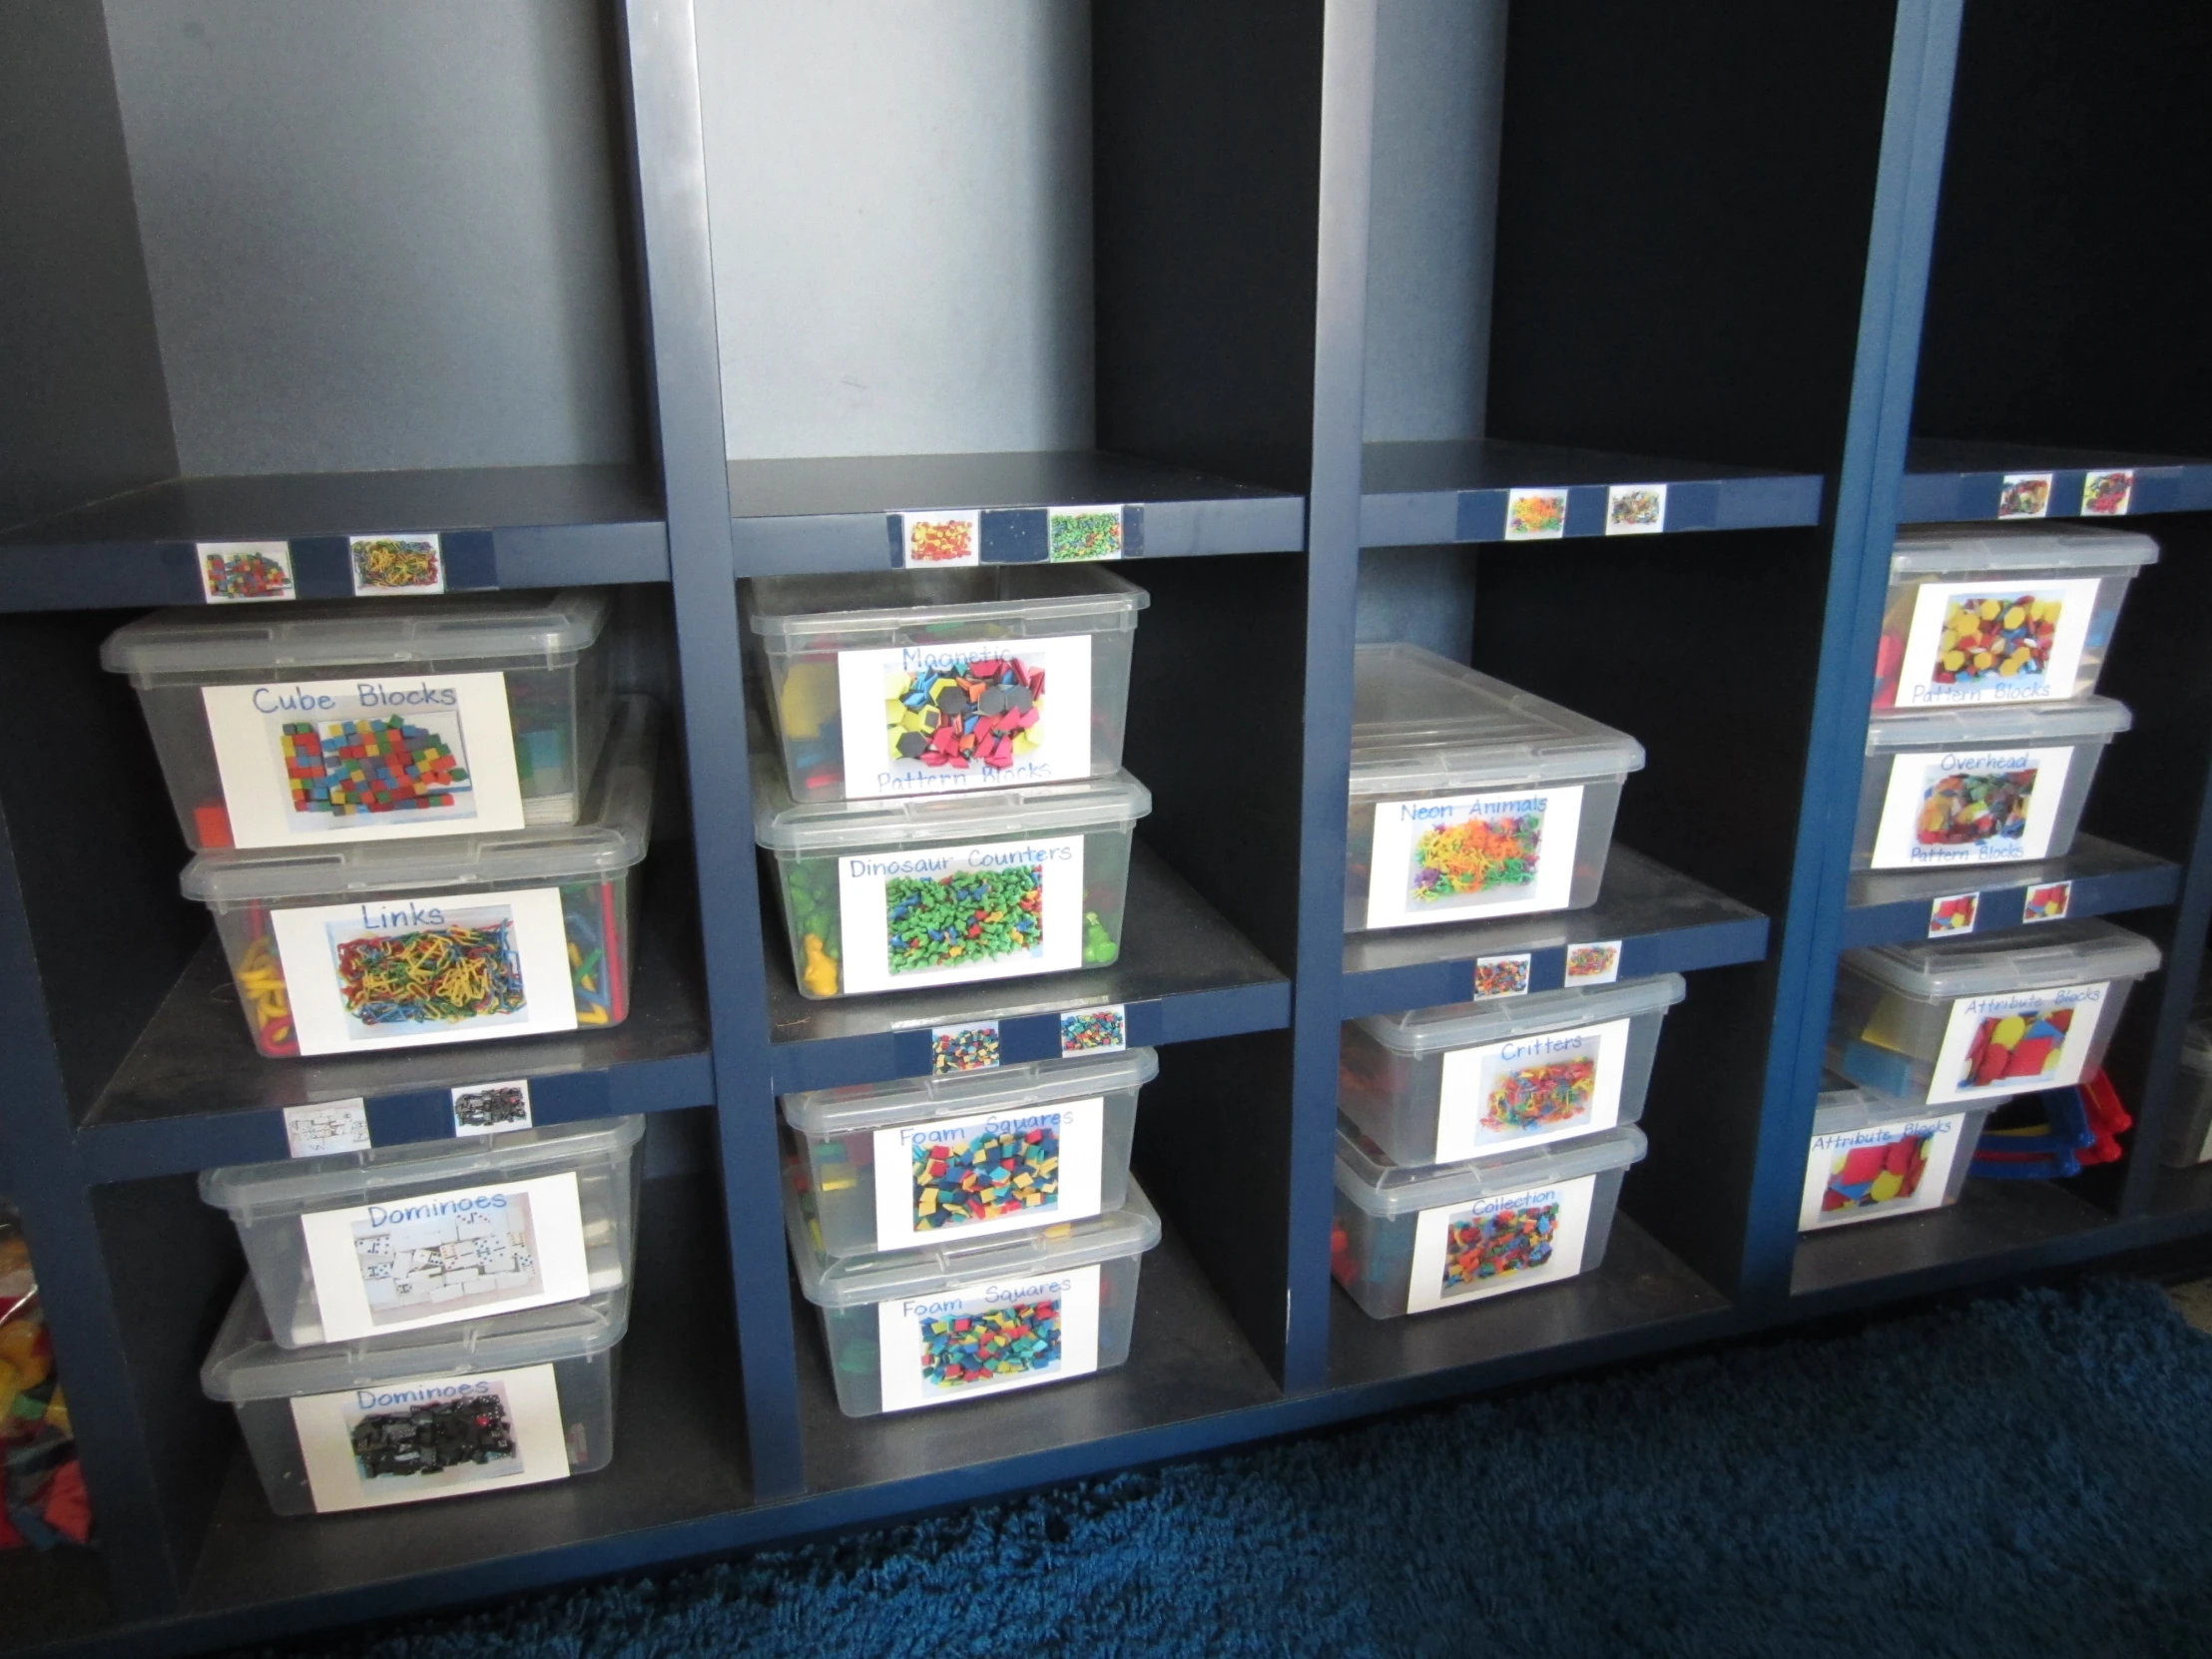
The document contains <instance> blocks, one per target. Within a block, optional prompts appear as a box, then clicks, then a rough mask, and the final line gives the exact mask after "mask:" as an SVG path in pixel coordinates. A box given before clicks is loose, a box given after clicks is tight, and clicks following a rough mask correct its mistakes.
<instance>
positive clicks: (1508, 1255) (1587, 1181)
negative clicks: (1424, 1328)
mask: <svg viewBox="0 0 2212 1659" xmlns="http://www.w3.org/2000/svg"><path fill="white" fill-rule="evenodd" d="M1596 1192H1597V1177H1596V1176H1594V1175H1582V1176H1577V1177H1576V1178H1575V1179H1573V1180H1571V1181H1561V1182H1557V1183H1555V1184H1553V1185H1551V1186H1548V1187H1531V1188H1530V1189H1528V1191H1526V1192H1519V1193H1506V1194H1503V1195H1501V1196H1499V1197H1496V1198H1482V1199H1477V1200H1475V1201H1474V1202H1473V1203H1472V1204H1451V1205H1445V1206H1443V1207H1441V1208H1439V1209H1434V1210H1423V1211H1422V1212H1421V1213H1420V1215H1419V1217H1418V1218H1417V1219H1416V1220H1415V1221H1414V1223H1413V1278H1412V1283H1411V1285H1410V1286H1409V1287H1408V1288H1407V1290H1406V1293H1405V1311H1406V1312H1407V1313H1408V1314H1425V1313H1427V1312H1429V1311H1430V1310H1431V1309H1436V1308H1449V1307H1453V1306H1455V1305H1457V1304H1459V1303H1462V1302H1474V1301H1478V1300H1480V1299H1481V1298H1483V1297H1486V1296H1499V1295H1502V1294H1503V1293H1504V1292H1506V1291H1518V1290H1525V1289H1527V1288H1528V1287H1530V1286H1532V1285H1548V1284H1550V1283H1552V1281H1554V1280H1558V1279H1572V1278H1573V1277H1574V1276H1575V1275H1576V1274H1578V1273H1580V1272H1581V1271H1582V1246H1583V1241H1584V1240H1585V1239H1586V1238H1587V1237H1588V1236H1589V1230H1590V1203H1591V1200H1592V1199H1593V1198H1594V1197H1595V1196H1596Z"/></svg>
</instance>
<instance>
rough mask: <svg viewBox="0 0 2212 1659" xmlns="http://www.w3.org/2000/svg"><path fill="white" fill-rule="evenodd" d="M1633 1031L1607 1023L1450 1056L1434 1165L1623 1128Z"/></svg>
mask: <svg viewBox="0 0 2212 1659" xmlns="http://www.w3.org/2000/svg"><path fill="white" fill-rule="evenodd" d="M1632 1024H1633V1021H1630V1020H1626V1019H1614V1020H1607V1021H1605V1022H1604V1023H1603V1024H1599V1025H1583V1026H1578V1027H1576V1028H1575V1029H1573V1030H1571V1031H1539V1032H1534V1033H1531V1034H1530V1035H1527V1036H1521V1037H1511V1038H1508V1039H1507V1040H1506V1041H1504V1042H1497V1043H1485V1044H1483V1045H1482V1046H1481V1047H1479V1048H1458V1049H1453V1050H1451V1051H1450V1052H1448V1053H1446V1054H1445V1055H1444V1057H1443V1087H1442V1092H1441V1094H1440V1096H1439V1098H1438V1100H1437V1104H1436V1147H1435V1151H1434V1154H1433V1156H1431V1157H1430V1158H1429V1159H1428V1160H1427V1161H1428V1162H1430V1163H1436V1164H1450V1163H1457V1162H1458V1161H1459V1160H1461V1159H1463V1158H1478V1157H1481V1156H1482V1155H1483V1154H1485V1153H1490V1152H1495V1151H1497V1150H1498V1149H1500V1148H1501V1147H1506V1146H1514V1147H1522V1146H1541V1145H1543V1144H1544V1143H1545V1142H1546V1141H1556V1140H1562V1139H1564V1138H1566V1137H1567V1136H1569V1135H1587V1134H1591V1133H1593V1132H1594V1131H1596V1130H1600V1129H1610V1128H1612V1127H1613V1126H1614V1125H1615V1124H1617V1123H1618V1122H1619V1121H1620V1113H1621V1075H1622V1072H1623V1070H1624V1068H1625V1067H1626V1065H1627V1059H1628V1035H1629V1031H1630V1028H1631V1026H1632Z"/></svg>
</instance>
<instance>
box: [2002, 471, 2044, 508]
mask: <svg viewBox="0 0 2212 1659" xmlns="http://www.w3.org/2000/svg"><path fill="white" fill-rule="evenodd" d="M2050 486H2051V475H2050V474H2049V473H2047V472H2007V473H2006V474H2005V475H2004V481H2003V482H2002V483H2000V484H1999V485H1998V486H1997V517H1999V518H2042V517H2044V516H2045V515H2046V514H2048V513H2049V511H2050Z"/></svg>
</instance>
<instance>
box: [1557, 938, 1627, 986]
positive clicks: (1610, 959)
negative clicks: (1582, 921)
mask: <svg viewBox="0 0 2212 1659" xmlns="http://www.w3.org/2000/svg"><path fill="white" fill-rule="evenodd" d="M1620 976H1621V941H1620V940H1618V939H1590V940H1588V941H1586V942H1584V943H1582V944H1570V945H1568V946H1567V966H1566V971H1565V973H1564V974H1563V975H1562V976H1561V982H1562V983H1564V984H1569V985H1610V984H1611V983H1613V981H1614V980H1616V979H1618V978H1619V977H1620Z"/></svg>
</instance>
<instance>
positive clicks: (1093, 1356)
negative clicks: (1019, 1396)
mask: <svg viewBox="0 0 2212 1659" xmlns="http://www.w3.org/2000/svg"><path fill="white" fill-rule="evenodd" d="M875 1326H876V1338H877V1341H878V1343H879V1344H880V1348H879V1350H878V1352H879V1353H880V1354H881V1356H882V1360H881V1367H882V1387H883V1409H884V1410H886V1411H907V1410H911V1409H913V1408H914V1407H915V1406H917V1405H942V1404H944V1403H946V1402H947V1401H949V1400H955V1399H974V1398H977V1397H979V1396H980V1395H983V1394H996V1393H1004V1392H1005V1391H1006V1390H1007V1389H1009V1388H1027V1387H1033V1386H1035V1385H1036V1384H1037V1383H1057V1382H1059V1381H1060V1380H1061V1379H1062V1378H1064V1377H1087V1376H1089V1375H1090V1374H1091V1373H1092V1372H1095V1371H1096V1370H1098V1269H1097V1267H1096V1266H1095V1265H1094V1266H1091V1267H1087V1268H1069V1269H1067V1270H1066V1271H1064V1272H1060V1273H1042V1274H1035V1275H1031V1276H1029V1277H1026V1278H1024V1277H1019V1276H1009V1277H1007V1278H1004V1279H997V1280H987V1281H978V1282H976V1283H974V1284H969V1285H958V1286H954V1287H953V1288H951V1289H950V1290H944V1291H935V1292H932V1293H931V1294H930V1295H928V1296H926V1297H915V1298H912V1299H910V1300H906V1301H893V1302H880V1303H877V1304H876V1307H875Z"/></svg>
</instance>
